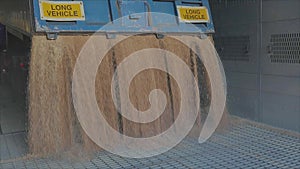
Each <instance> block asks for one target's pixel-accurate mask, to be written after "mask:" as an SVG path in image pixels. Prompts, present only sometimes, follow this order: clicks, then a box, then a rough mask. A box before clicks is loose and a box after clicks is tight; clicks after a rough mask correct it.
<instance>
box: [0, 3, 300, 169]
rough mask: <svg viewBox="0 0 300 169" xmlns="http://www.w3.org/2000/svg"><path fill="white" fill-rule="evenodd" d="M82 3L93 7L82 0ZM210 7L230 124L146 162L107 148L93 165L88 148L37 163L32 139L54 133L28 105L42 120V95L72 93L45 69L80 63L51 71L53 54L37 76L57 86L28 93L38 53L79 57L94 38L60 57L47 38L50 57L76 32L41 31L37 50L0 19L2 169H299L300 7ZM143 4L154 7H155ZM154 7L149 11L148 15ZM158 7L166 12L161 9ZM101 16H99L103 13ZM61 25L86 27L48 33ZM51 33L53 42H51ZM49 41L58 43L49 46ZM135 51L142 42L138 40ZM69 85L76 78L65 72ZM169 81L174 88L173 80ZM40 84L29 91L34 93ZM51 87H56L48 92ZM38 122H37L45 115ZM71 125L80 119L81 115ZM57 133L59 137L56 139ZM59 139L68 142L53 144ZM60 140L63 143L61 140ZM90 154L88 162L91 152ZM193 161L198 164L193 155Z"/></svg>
mask: <svg viewBox="0 0 300 169" xmlns="http://www.w3.org/2000/svg"><path fill="white" fill-rule="evenodd" d="M86 1H88V0H86ZM124 1H130V0H124ZM133 1H134V0H133ZM136 1H139V0H136ZM141 1H143V2H142V3H144V1H148V0H141ZM149 1H150V0H149ZM199 1H200V0H199ZM16 2H17V1H16ZM34 2H37V1H34ZM83 2H85V1H84V0H83ZM89 2H90V3H89V7H91V8H92V9H94V11H93V12H91V11H89V12H87V14H93V15H96V14H97V15H98V14H99V15H100V14H101V15H103V13H105V12H108V11H105V10H103V9H102V7H97V6H95V5H94V6H93V5H91V4H97V2H96V1H95V0H89ZM109 2H111V1H109ZM151 2H152V0H151ZM153 2H155V3H162V4H163V7H162V9H164V8H166V9H168V10H169V7H166V6H168V5H175V3H174V4H171V3H173V1H169V0H153ZM208 2H209V6H210V10H211V17H212V21H213V26H214V31H215V32H214V33H208V35H209V36H211V37H212V39H213V43H214V46H215V49H216V51H217V53H218V55H219V57H220V60H221V61H222V64H223V67H224V71H225V75H226V82H227V101H226V115H225V116H224V117H223V121H222V122H221V124H220V125H219V127H218V129H217V131H216V133H214V134H213V136H212V137H211V138H210V139H209V140H208V141H207V142H206V143H204V144H199V143H198V142H197V141H195V139H191V138H189V137H187V138H186V139H185V140H184V141H182V143H180V144H179V145H178V146H177V147H175V148H174V149H172V150H170V151H168V152H166V153H164V154H162V155H159V156H157V157H151V158H148V159H147V158H146V159H126V158H123V157H120V156H117V155H114V154H111V153H107V152H105V151H104V152H103V151H100V153H99V152H97V153H96V157H95V158H94V157H92V159H88V160H85V158H83V157H82V154H80V153H78V151H79V152H81V149H80V150H76V151H75V152H73V151H72V152H68V153H67V154H68V155H67V156H68V157H67V158H68V159H67V160H66V159H65V158H62V159H60V158H57V157H55V158H54V159H53V156H50V158H48V157H47V156H46V157H45V156H44V154H43V156H41V157H34V155H35V154H34V153H32V152H37V150H38V149H39V148H37V147H35V146H34V145H32V144H29V141H28V140H30V141H32V140H35V139H36V138H33V136H34V135H36V136H44V135H47V133H42V134H41V133H38V132H39V131H41V132H42V131H43V128H36V126H38V125H41V126H42V124H41V123H43V121H39V124H38V125H36V124H34V123H31V124H30V120H29V117H28V116H29V115H28V113H29V105H31V106H32V107H33V108H32V110H34V109H36V111H37V112H35V113H36V114H37V115H39V114H41V117H42V115H43V112H38V111H41V110H42V109H39V106H40V105H39V104H41V103H45V102H42V101H41V102H39V98H38V97H37V96H38V95H41V93H43V91H40V90H41V89H46V88H51V87H49V86H51V85H53V86H52V87H53V88H51V89H56V90H53V91H55V92H53V95H54V94H56V93H59V92H61V93H63V92H66V91H64V88H63V90H61V88H59V87H57V86H54V84H55V83H56V82H54V81H50V80H51V79H52V80H53V79H55V78H56V77H54V76H55V75H54V74H51V73H49V72H47V68H43V66H46V67H47V66H49V67H48V68H49V70H52V69H53V70H55V71H56V72H55V73H57V72H58V71H61V70H62V72H64V73H66V72H67V73H69V72H68V71H70V70H69V67H68V66H70V65H71V64H73V60H72V58H71V59H62V64H61V65H63V64H66V65H65V68H64V69H59V68H60V67H59V66H60V65H59V66H58V67H55V68H53V67H50V66H57V64H56V63H54V62H55V61H57V60H59V59H57V58H54V57H53V58H50V59H45V60H43V61H41V62H36V63H35V64H34V66H35V68H37V69H38V70H40V71H41V72H38V73H36V74H35V76H39V73H40V74H42V73H44V74H46V75H48V76H49V79H45V80H49V81H46V82H45V83H42V82H39V85H36V87H37V88H38V87H39V89H36V90H32V91H29V85H30V84H29V81H30V72H31V71H30V68H31V54H32V53H31V52H35V54H39V55H36V56H35V59H36V60H37V58H38V57H40V56H41V55H43V56H44V55H46V54H48V53H51V54H53V53H55V52H57V53H59V54H61V55H60V56H66V55H65V53H66V51H67V52H68V51H72V52H73V51H77V50H78V49H77V47H78V48H79V47H82V46H83V45H82V44H83V42H85V41H86V39H87V35H89V34H86V33H82V32H81V35H82V34H84V35H83V38H82V39H81V40H82V41H80V42H79V41H78V43H76V45H75V46H76V47H72V45H70V44H68V45H65V46H64V47H62V48H61V49H58V50H54V49H53V52H52V51H51V52H39V50H38V49H39V48H40V47H42V46H43V45H44V44H46V42H45V41H49V44H51V46H49V47H45V49H49V50H52V48H58V47H59V46H62V45H64V43H65V42H64V41H63V40H61V41H59V40H60V39H59V38H60V37H59V36H62V37H63V36H64V38H65V37H67V38H66V39H68V38H70V37H71V36H74V33H71V34H68V32H67V33H65V34H63V35H60V34H56V32H55V33H54V34H52V33H53V32H50V33H49V34H47V35H46V34H44V33H41V32H39V33H38V34H35V35H34V36H36V35H37V36H39V38H40V39H44V40H45V41H43V40H41V41H40V42H41V43H40V44H38V43H37V44H38V45H37V44H35V45H33V44H32V42H34V40H33V39H34V38H33V36H31V35H30V34H28V33H27V32H24V31H19V29H14V27H13V26H11V25H5V23H4V22H3V23H2V21H3V20H1V19H2V18H1V16H0V57H1V58H0V59H1V60H0V61H1V62H0V68H1V78H0V168H10V167H11V168H19V166H24V167H25V168H33V167H35V168H43V166H44V167H45V166H46V168H55V167H57V168H76V167H77V168H93V167H94V168H133V167H136V168H147V167H149V166H150V168H151V167H153V168H155V167H157V168H167V167H171V168H239V167H240V168H247V167H249V168H259V167H261V168H284V167H286V168H297V167H299V166H300V161H299V158H298V157H299V155H300V10H299V9H300V1H299V0H209V1H208ZM1 3H2V2H0V12H1V11H5V10H3V9H2V8H1ZM22 3H24V2H22ZM104 3H105V2H101V4H102V5H103V4H104ZM180 3H183V4H185V5H187V4H189V5H190V4H192V5H195V4H196V5H198V4H200V6H201V5H203V4H202V2H201V3H198V0H190V1H185V0H183V2H181V1H180ZM145 4H146V3H145ZM31 5H33V4H31ZM97 5H99V4H97ZM130 5H132V4H130ZM130 5H128V6H127V8H128V9H130V8H131V7H132V6H130ZM139 5H140V4H139ZM133 6H134V5H133ZM145 6H146V7H147V5H145ZM143 7H144V6H143ZM146 7H145V9H148V8H146ZM156 7H157V6H156ZM20 8H21V7H20ZM156 9H159V10H161V9H160V8H159V7H157V8H156ZM97 10H101V11H100V12H96V11H97ZM121 12H122V11H121ZM138 12H140V11H138ZM115 13H117V12H115ZM174 13H176V11H174ZM0 14H1V13H0ZM26 15H27V17H29V18H30V16H29V15H30V14H29V13H26ZM110 15H112V16H113V15H115V14H114V12H113V11H110ZM18 19H22V18H18ZM23 19H24V20H25V19H27V18H26V17H25V18H23ZM87 19H88V21H90V25H92V26H94V25H96V24H97V23H101V24H102V22H107V21H108V20H110V18H106V17H101V19H99V18H98V19H97V17H91V18H87ZM44 22H45V23H46V21H42V23H44ZM57 23H59V24H58V25H59V26H61V25H63V24H67V26H64V25H63V26H62V27H63V28H64V29H69V28H70V27H71V26H70V25H76V24H77V23H79V24H81V23H80V22H77V21H75V22H73V21H72V22H61V21H59V22H56V21H55V22H54V21H47V24H48V25H49V29H51V28H52V26H53V25H54V26H53V27H55V26H56V25H55V24H57ZM25 27H26V26H25ZM26 29H27V28H26ZM80 29H81V28H80ZM76 31H77V30H76ZM75 34H76V33H75ZM70 35H71V36H70ZM46 36H47V38H48V39H47V40H46ZM56 36H58V40H57V41H59V42H57V43H55V41H56V38H57V37H56ZM107 36H109V35H107ZM143 36H144V35H143ZM149 36H151V35H149ZM153 37H155V35H153ZM153 37H150V38H149V39H152V38H153ZM51 38H53V39H54V40H49V39H51ZM156 38H157V35H156ZM160 38H162V39H164V38H165V39H167V38H166V37H164V36H162V37H159V38H157V41H159V44H161V43H162V42H161V41H163V40H161V39H160ZM40 39H38V38H35V40H36V41H35V42H38V41H37V40H40ZM76 40H78V39H76V38H74V39H72V38H71V40H70V41H76ZM155 42H156V41H155ZM74 43H75V42H74ZM132 44H135V43H132ZM135 45H138V43H136V44H135ZM154 46H155V45H154ZM33 47H34V48H33ZM63 52H65V53H63ZM78 53H79V52H78ZM73 59H74V58H73ZM37 63H43V64H44V65H38V64H37ZM62 67H63V66H62ZM71 67H72V66H71ZM45 72H46V73H45ZM199 76H200V75H199ZM201 76H203V75H201ZM63 78H71V77H67V76H65V75H64V76H63ZM168 78H169V77H168ZM57 79H58V81H59V80H61V79H59V78H57ZM38 80H39V79H32V80H31V81H35V82H38ZM168 80H169V81H170V79H168ZM169 81H168V82H169ZM59 82H60V81H59ZM59 82H57V83H59ZM95 83H96V82H95ZM63 84H64V85H63V86H64V87H65V88H67V89H69V88H71V87H70V86H71V85H70V84H69V83H67V82H66V83H63ZM46 85H49V86H46ZM33 86H34V85H32V84H31V86H30V87H33ZM201 87H202V86H201ZM51 89H49V91H50V90H51ZM67 89H66V90H67ZM200 89H203V88H200ZM169 90H170V89H169ZM30 92H31V94H32V95H31V97H33V95H35V97H36V98H35V99H36V100H35V101H37V102H36V103H37V105H35V103H32V102H31V103H29V102H30V101H29V97H30ZM38 92H41V93H38ZM66 93H67V92H66ZM200 93H201V91H200ZM67 94H68V93H67ZM67 94H66V95H67ZM70 95H71V94H70ZM45 97H46V96H40V98H45ZM68 97H69V96H68ZM70 97H71V96H70ZM204 97H209V96H204ZM55 99H57V98H55V97H53V99H52V100H55ZM59 99H61V98H59ZM59 99H58V100H59ZM49 100H51V99H49ZM171 100H172V99H171ZM64 101H65V100H64ZM62 103H65V102H61V103H57V105H59V104H62ZM68 106H69V105H68ZM40 107H42V106H40ZM70 107H71V108H70ZM73 109H74V108H73V107H72V106H69V107H68V108H66V109H63V111H66V112H68V113H69V112H71V111H73ZM170 109H173V108H170ZM54 110H55V111H56V109H50V108H49V110H45V112H48V113H49V112H50V113H52V111H53V114H56V115H61V114H60V112H55V111H54ZM57 111H60V108H57ZM117 113H118V112H117ZM206 113H207V112H205V113H203V115H202V117H203V119H201V120H202V121H205V120H206V119H205V117H206V116H207V114H206ZM118 115H119V114H118ZM65 116H68V118H70V117H69V116H70V114H67V115H61V116H58V117H65ZM36 118H37V119H38V118H39V117H36ZM43 118H44V117H43ZM173 118H174V117H173ZM70 119H71V120H74V119H73V117H71V118H70ZM118 120H119V119H118ZM45 121H46V122H47V125H46V124H45V125H44V126H47V127H49V128H50V129H51V128H53V129H51V131H52V130H53V131H54V130H59V129H56V128H55V127H53V126H48V123H49V124H58V123H56V122H52V121H53V119H52V118H49V119H46V120H45ZM123 122H124V121H123ZM198 122H199V121H198ZM63 123H66V124H64V125H66V126H67V125H69V123H70V126H71V127H70V126H67V127H69V128H68V130H67V131H71V132H74V133H75V134H74V133H71V136H70V137H71V139H70V140H71V142H72V145H73V140H72V139H73V137H74V138H75V139H76V141H78V140H79V141H78V142H79V143H82V144H84V145H85V146H86V145H88V146H86V147H88V148H87V149H96V150H98V148H94V143H91V141H90V140H89V139H87V138H86V137H87V136H85V135H82V134H78V133H76V132H77V130H80V131H81V129H79V128H80V127H78V126H79V124H78V122H77V121H76V120H74V121H71V122H68V121H67V122H63ZM124 123H125V122H124ZM223 123H224V124H223ZM29 125H32V126H34V127H35V129H34V131H35V132H37V133H38V134H36V133H31V134H29V133H30V132H29V131H28V130H29V127H30V126H29ZM72 127H73V128H72ZM74 128H75V129H74ZM122 130H123V128H122ZM49 131H50V130H49ZM59 132H61V133H60V134H61V135H63V136H61V137H69V135H67V136H64V134H65V133H64V132H65V131H59ZM198 135H199V134H198ZM49 136H51V135H50V134H49ZM29 137H31V138H29ZM52 139H61V138H56V137H55V138H52ZM75 139H74V140H75ZM36 140H37V139H36ZM36 140H35V141H36ZM41 140H43V139H41ZM43 141H45V140H43ZM37 142H39V141H37ZM49 142H50V141H49ZM57 142H61V140H58V141H57ZM46 143H48V142H47V141H45V142H40V143H39V145H38V146H39V147H41V146H43V144H45V150H48V147H47V146H46ZM54 144H58V146H57V147H62V148H61V149H62V150H59V151H57V150H55V153H62V152H63V151H64V150H65V149H67V148H65V147H63V146H61V145H60V143H54ZM61 144H69V142H68V141H66V142H64V143H61ZM76 145H77V142H76ZM86 147H85V148H86ZM30 148H32V149H34V151H32V150H30ZM64 148H65V149H64ZM49 149H50V148H49ZM49 151H50V150H49ZM202 152H203V153H202ZM43 153H44V152H43ZM62 154H63V153H62ZM70 154H71V155H70ZM74 154H76V155H74ZM78 154H80V155H79V156H80V157H78ZM31 155H32V156H33V157H32V156H31ZM48 155H49V154H48ZM51 155H52V154H51ZM56 155H57V154H56ZM70 156H71V157H70ZM73 156H76V157H73ZM83 156H85V154H84V155H83ZM187 156H191V157H193V158H187ZM56 158H57V159H56ZM69 158H71V160H69ZM77 158H83V159H84V160H82V159H81V160H78V159H77ZM93 158H94V159H93ZM289 159H291V160H289ZM74 160H75V161H74Z"/></svg>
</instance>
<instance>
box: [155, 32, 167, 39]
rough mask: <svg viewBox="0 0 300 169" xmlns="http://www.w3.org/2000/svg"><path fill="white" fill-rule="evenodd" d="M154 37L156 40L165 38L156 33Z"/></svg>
mask: <svg viewBox="0 0 300 169" xmlns="http://www.w3.org/2000/svg"><path fill="white" fill-rule="evenodd" d="M155 36H156V38H157V39H163V38H164V37H165V35H163V34H160V33H156V34H155Z"/></svg>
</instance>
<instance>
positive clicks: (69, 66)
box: [0, 0, 223, 154]
mask: <svg viewBox="0 0 300 169" xmlns="http://www.w3.org/2000/svg"><path fill="white" fill-rule="evenodd" d="M0 13H1V15H0V23H1V25H2V28H5V33H4V34H3V35H2V37H1V39H3V38H5V39H6V40H5V43H2V44H5V45H2V46H5V51H6V52H5V55H6V56H5V58H7V59H8V60H10V63H11V64H10V68H8V70H7V71H8V73H9V77H10V78H9V79H10V81H9V83H10V84H11V85H10V86H11V88H12V90H13V92H14V93H15V94H16V97H15V98H21V100H23V102H25V103H26V109H25V111H26V114H28V115H27V117H26V120H25V121H27V125H26V128H25V130H26V131H27V137H28V145H29V150H30V152H32V153H33V154H35V153H36V154H40V153H46V154H47V153H51V152H52V153H53V152H59V151H61V150H64V149H67V148H68V147H72V146H71V144H70V143H71V142H75V143H77V142H83V143H82V144H83V145H87V147H89V146H94V143H93V142H92V141H91V139H90V138H89V137H86V133H85V132H83V130H82V126H80V125H79V123H78V119H77V117H76V116H75V115H76V113H74V108H73V107H74V104H73V103H72V94H71V93H72V92H71V91H72V72H73V70H74V66H75V64H74V63H75V61H76V58H77V57H78V55H80V50H81V49H82V48H84V44H85V43H88V38H89V37H92V36H93V35H94V34H95V33H96V34H99V35H101V36H104V37H106V39H107V40H104V42H103V43H104V44H105V43H107V44H108V43H109V41H110V40H111V39H115V38H116V36H132V35H135V36H134V37H133V39H131V40H129V41H128V42H126V44H127V46H128V47H122V45H121V46H120V47H114V48H112V49H111V50H112V51H113V53H112V54H108V55H109V57H108V58H109V59H108V60H109V61H108V62H107V64H109V65H110V66H108V67H106V69H105V70H103V72H104V73H107V72H105V71H108V70H109V71H108V72H111V71H115V69H116V67H117V65H118V64H119V62H120V60H122V59H121V58H123V57H124V56H125V55H126V50H128V51H131V52H134V50H133V49H135V48H137V49H138V48H140V47H142V46H143V45H144V47H155V46H156V47H158V48H162V49H164V48H167V49H168V50H170V51H173V52H175V53H176V52H177V53H179V55H180V56H181V57H182V59H183V60H184V61H185V62H186V64H187V65H188V66H189V67H190V69H191V70H192V71H193V73H194V74H195V75H196V74H197V76H198V75H199V82H201V83H203V84H205V85H201V88H203V89H204V91H207V92H202V98H205V99H203V100H204V101H203V103H205V104H206V105H208V104H209V103H208V102H209V98H210V95H211V94H210V92H209V85H208V84H209V83H208V80H204V79H206V78H207V79H208V75H207V73H205V68H204V67H203V68H200V67H201V66H200V64H199V63H200V61H199V58H197V56H196V54H192V53H193V52H192V51H191V50H188V49H186V46H185V45H183V44H182V43H179V42H177V41H176V40H175V39H172V38H167V37H168V36H171V35H176V36H191V37H199V39H208V37H209V36H210V35H212V34H213V33H214V24H213V20H212V15H211V11H210V6H209V2H208V0H81V1H68V0H66V1H60V0H56V1H45V0H22V1H21V0H13V1H3V2H1V6H0ZM161 14H162V15H161ZM190 25H193V27H189V26H190ZM3 42H4V41H3ZM123 43H125V42H123ZM139 45H141V46H139ZM125 46H126V45H125ZM100 48H101V47H100ZM118 50H119V51H118ZM120 51H122V52H120ZM118 52H119V53H118ZM109 53H110V52H109ZM116 53H118V54H116ZM207 57H213V58H215V59H218V58H217V56H216V55H214V54H213V55H212V56H211V55H210V56H207ZM111 59H112V60H111ZM104 67H105V66H104ZM99 69H101V66H100V68H99ZM151 74H158V75H159V78H154V79H153V80H150V81H149V79H146V80H144V81H145V82H144V83H146V84H149V82H155V83H157V84H160V83H161V84H160V85H162V84H164V85H162V86H161V88H163V89H165V92H166V93H167V98H168V99H167V100H168V101H170V102H171V103H170V104H169V106H167V109H166V110H165V112H166V113H165V114H166V115H165V116H164V117H161V122H155V123H153V124H152V125H153V126H154V127H153V126H152V128H153V129H152V130H154V131H158V130H159V131H164V130H167V128H168V126H170V125H171V122H172V121H175V119H176V117H177V114H176V112H177V111H179V109H180V108H179V107H178V105H177V103H178V100H177V99H178V98H179V95H177V94H175V93H172V92H175V91H174V90H175V88H176V85H175V84H174V83H175V82H174V81H172V78H171V77H170V76H169V75H164V74H161V73H159V72H156V73H155V72H152V73H150V75H151ZM106 76H107V74H106ZM109 76H110V75H109ZM200 77H201V78H200ZM102 78H103V77H102ZM159 79H161V80H159ZM200 79H202V80H200ZM96 81H97V80H96ZM107 81H109V78H108V79H105V80H103V79H102V81H101V80H99V86H98V88H101V87H102V88H103V87H107V84H106V83H107ZM206 83H207V84H206ZM220 84H223V83H220ZM96 85H97V83H96ZM141 86H144V88H143V87H137V86H136V87H135V88H134V89H133V90H136V91H135V92H137V93H138V92H140V90H149V89H150V88H149V89H147V87H145V84H143V83H141ZM154 86H155V85H154ZM172 86H173V87H172ZM203 86H204V87H203ZM117 88H120V87H117ZM118 90H119V89H118ZM100 91H101V92H100V93H98V94H99V95H100V96H97V97H98V101H102V102H103V103H99V106H100V108H102V109H105V110H106V111H108V112H107V114H109V115H107V116H108V117H107V118H108V119H109V120H108V121H110V123H111V125H112V126H113V128H114V129H115V130H118V131H119V132H120V133H126V134H127V135H131V136H143V135H148V134H149V130H151V127H147V126H143V125H141V124H136V123H132V122H130V121H128V119H126V118H124V117H122V115H121V113H120V110H116V109H115V108H113V107H114V104H113V103H112V102H111V100H110V99H108V100H106V99H103V98H107V97H108V94H109V93H110V92H108V91H110V90H108V89H100ZM146 93H147V92H146ZM135 95H137V94H135ZM139 100H141V99H137V101H136V106H138V107H142V109H147V107H148V106H147V105H149V103H148V101H147V100H146V101H144V102H141V103H139ZM221 105H222V104H221ZM222 113H223V112H222ZM86 116H89V115H86ZM219 120H220V119H218V120H217V121H219ZM198 123H200V120H199V119H198ZM157 126H158V127H157ZM148 128H149V129H148ZM130 129H131V130H132V131H131V130H130ZM147 131H148V134H147ZM145 133H146V134H145ZM150 133H151V132H150ZM150 135H151V134H150ZM78 138H80V139H79V141H78ZM74 140H75V141H74Z"/></svg>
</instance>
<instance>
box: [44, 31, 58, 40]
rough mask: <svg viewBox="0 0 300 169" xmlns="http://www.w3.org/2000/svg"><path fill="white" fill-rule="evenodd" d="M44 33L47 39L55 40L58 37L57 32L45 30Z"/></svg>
mask: <svg viewBox="0 0 300 169" xmlns="http://www.w3.org/2000/svg"><path fill="white" fill-rule="evenodd" d="M46 34H47V39H48V40H56V39H57V37H58V32H47V33H46Z"/></svg>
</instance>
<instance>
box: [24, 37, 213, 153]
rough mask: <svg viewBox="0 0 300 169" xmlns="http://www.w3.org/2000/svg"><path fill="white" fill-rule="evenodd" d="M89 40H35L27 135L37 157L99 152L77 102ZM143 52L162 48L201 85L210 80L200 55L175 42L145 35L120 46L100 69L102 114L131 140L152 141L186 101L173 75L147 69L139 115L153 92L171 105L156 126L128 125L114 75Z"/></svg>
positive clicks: (136, 91) (137, 87) (139, 82)
mask: <svg viewBox="0 0 300 169" xmlns="http://www.w3.org/2000/svg"><path fill="white" fill-rule="evenodd" d="M88 38H89V36H59V37H58V39H57V40H55V41H49V40H47V39H46V38H45V37H44V36H35V37H33V39H32V44H33V46H32V56H31V61H30V77H29V136H28V142H29V147H30V152H31V153H32V154H42V155H47V154H52V153H60V152H63V151H66V150H70V149H72V147H76V148H77V149H80V151H83V150H85V151H87V152H88V151H91V150H98V149H100V148H99V147H97V146H96V145H95V144H94V143H93V142H92V141H91V140H90V139H89V138H88V137H87V136H86V135H85V133H84V132H83V130H82V128H81V126H80V124H79V122H78V120H77V118H76V115H75V112H74V106H73V103H72V93H71V91H72V89H71V87H72V75H73V69H74V66H75V63H76V59H77V57H78V55H79V52H80V50H81V48H82V47H83V45H84V44H85V42H86V41H87V40H88ZM144 48H161V49H166V50H169V51H171V52H173V53H175V54H176V55H178V56H179V57H180V58H181V59H182V60H183V61H184V62H185V63H186V64H187V65H189V66H190V68H191V70H192V71H193V72H194V74H195V76H196V77H197V78H199V79H202V80H199V81H200V82H201V83H200V84H202V85H204V84H205V83H206V82H207V81H204V80H203V78H205V76H206V75H205V73H203V69H201V68H199V60H197V57H196V56H195V54H194V53H193V52H191V51H190V49H189V48H187V47H186V46H185V45H184V44H182V43H181V42H179V41H177V40H174V39H173V38H171V37H165V38H164V39H157V38H156V37H155V36H154V35H140V36H134V37H131V38H128V39H126V40H124V41H122V42H121V43H119V44H117V45H116V46H115V47H114V48H113V49H112V50H110V51H109V52H108V53H107V55H106V56H105V58H104V60H103V62H102V63H101V64H100V66H99V69H98V73H97V78H96V83H95V86H96V98H97V102H98V105H99V108H100V110H102V111H103V112H106V113H105V114H104V115H105V117H106V119H107V121H108V122H109V124H110V125H111V126H112V127H113V128H114V129H116V130H118V131H119V132H121V133H124V134H126V135H128V136H132V137H150V136H154V135H157V134H158V133H161V132H162V131H165V130H167V129H168V128H169V127H170V125H171V124H172V123H173V121H174V120H175V119H176V117H177V114H178V112H179V103H180V99H181V98H180V94H179V87H178V86H177V84H176V82H175V80H174V79H173V78H172V77H171V76H169V75H168V74H167V73H165V72H162V71H160V70H147V71H143V72H140V73H139V74H138V75H137V76H136V77H135V78H134V79H133V81H132V83H131V86H130V99H131V102H132V104H133V105H134V106H135V107H136V108H137V109H138V110H142V111H144V110H147V109H148V108H149V106H150V105H149V101H148V96H149V93H150V91H151V90H153V89H161V90H163V91H164V92H165V94H166V95H167V101H168V104H167V107H166V109H165V112H164V113H163V114H162V116H161V117H160V118H159V119H157V120H155V121H153V122H151V123H148V124H140V123H134V122H132V121H129V120H127V119H126V118H124V117H122V116H121V115H120V114H119V112H118V111H117V110H116V108H115V106H114V104H113V100H112V97H111V90H110V87H111V79H112V77H113V73H114V71H115V69H116V67H117V65H118V64H120V63H121V62H122V60H123V59H124V58H126V57H127V56H129V55H130V54H132V53H133V52H136V51H138V50H141V49H144ZM162 57H163V56H162ZM199 71H200V72H199ZM198 76H199V77H198ZM208 96H209V95H208ZM204 97H207V95H205V96H204ZM206 99H209V97H208V98H206ZM199 125H200V116H199V119H198V120H197V125H196V127H197V126H198V127H197V128H199Z"/></svg>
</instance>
